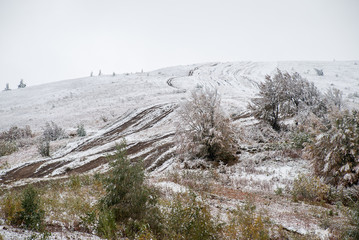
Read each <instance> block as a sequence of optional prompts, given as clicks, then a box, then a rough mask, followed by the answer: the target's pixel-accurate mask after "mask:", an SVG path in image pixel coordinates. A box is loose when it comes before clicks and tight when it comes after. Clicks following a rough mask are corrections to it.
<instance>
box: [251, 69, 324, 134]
mask: <svg viewBox="0 0 359 240" xmlns="http://www.w3.org/2000/svg"><path fill="white" fill-rule="evenodd" d="M249 109H250V110H251V111H252V114H253V116H254V117H255V118H257V119H259V120H264V121H266V122H268V123H269V124H270V125H271V126H272V127H273V128H274V129H275V130H277V131H279V130H280V121H281V120H283V119H286V118H288V117H293V116H295V115H296V114H298V113H299V112H300V111H303V110H309V111H310V112H313V113H315V114H316V115H323V112H325V111H326V106H325V104H324V102H323V100H322V99H321V94H320V92H319V91H318V89H317V88H316V87H315V86H314V83H312V82H309V81H308V80H306V79H304V78H302V77H301V76H300V75H299V74H298V73H293V74H289V73H287V72H284V73H283V72H281V71H280V70H279V69H277V73H276V74H274V76H273V77H272V76H269V75H267V76H266V78H265V81H264V82H263V83H260V84H259V94H258V97H257V98H253V99H252V101H251V103H250V104H249Z"/></svg>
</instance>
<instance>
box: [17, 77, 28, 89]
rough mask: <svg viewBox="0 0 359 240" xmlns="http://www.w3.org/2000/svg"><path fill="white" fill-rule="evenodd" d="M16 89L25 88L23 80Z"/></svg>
mask: <svg viewBox="0 0 359 240" xmlns="http://www.w3.org/2000/svg"><path fill="white" fill-rule="evenodd" d="M17 87H18V88H25V87H26V84H25V83H24V80H22V79H21V80H20V84H19V85H18V86H17Z"/></svg>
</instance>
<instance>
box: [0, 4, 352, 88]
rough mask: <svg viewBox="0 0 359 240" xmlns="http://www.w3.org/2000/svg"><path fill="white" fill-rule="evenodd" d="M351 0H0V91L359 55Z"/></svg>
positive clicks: (349, 57) (344, 58)
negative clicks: (222, 64)
mask: <svg viewBox="0 0 359 240" xmlns="http://www.w3.org/2000/svg"><path fill="white" fill-rule="evenodd" d="M358 12H359V1H357V0H272V1H268V0H246V1H245V0H237V1H236V0H221V1H220V0H218V1H217V0H196V1H193V0H192V1H191V0H178V1H175V0H153V1H146V0H132V1H131V0H121V1H115V0H101V1H100V0H61V1H60V0H58V1H55V0H31V1H30V0H11V1H7V0H0V90H2V89H4V88H5V84H6V83H9V84H10V88H12V89H14V88H17V85H18V84H19V82H20V79H21V78H22V79H24V82H25V83H26V84H27V85H28V86H32V85H37V84H42V83H47V82H52V81H58V80H63V79H71V78H78V77H85V76H89V75H90V73H91V71H93V72H94V75H97V74H98V71H99V70H100V69H101V71H102V73H103V74H112V72H116V73H126V72H139V71H141V70H142V69H143V70H144V71H150V70H155V69H158V68H162V67H167V66H174V65H184V64H192V63H200V62H212V61H287V60H300V61H304V60H305V61H316V60H320V61H323V60H324V61H333V60H334V59H335V60H358V59H359V30H358V29H359V28H358V23H359V14H358Z"/></svg>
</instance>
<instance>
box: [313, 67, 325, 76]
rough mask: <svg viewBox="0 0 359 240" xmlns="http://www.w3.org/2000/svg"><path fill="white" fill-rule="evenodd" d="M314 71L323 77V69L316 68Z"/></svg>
mask: <svg viewBox="0 0 359 240" xmlns="http://www.w3.org/2000/svg"><path fill="white" fill-rule="evenodd" d="M314 71H315V72H316V73H317V75H318V76H323V75H324V73H323V69H318V68H314Z"/></svg>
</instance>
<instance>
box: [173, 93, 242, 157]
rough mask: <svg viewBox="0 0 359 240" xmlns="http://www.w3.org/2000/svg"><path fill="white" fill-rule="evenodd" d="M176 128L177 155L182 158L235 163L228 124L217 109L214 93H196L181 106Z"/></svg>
mask: <svg viewBox="0 0 359 240" xmlns="http://www.w3.org/2000/svg"><path fill="white" fill-rule="evenodd" d="M179 115H180V119H181V124H180V125H178V127H177V133H176V137H177V140H178V143H179V148H178V151H179V153H180V154H181V155H182V156H184V158H190V159H196V158H202V159H207V160H210V161H218V162H219V161H222V162H224V163H228V162H231V161H234V160H236V159H237V156H236V149H235V145H236V141H235V140H234V133H233V130H232V125H231V121H230V119H229V118H227V117H225V115H224V113H223V111H222V109H221V107H220V96H219V94H218V92H217V90H210V89H198V90H197V91H193V92H192V95H191V99H190V100H188V101H186V102H185V103H183V104H182V106H181V108H180V110H179Z"/></svg>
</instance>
